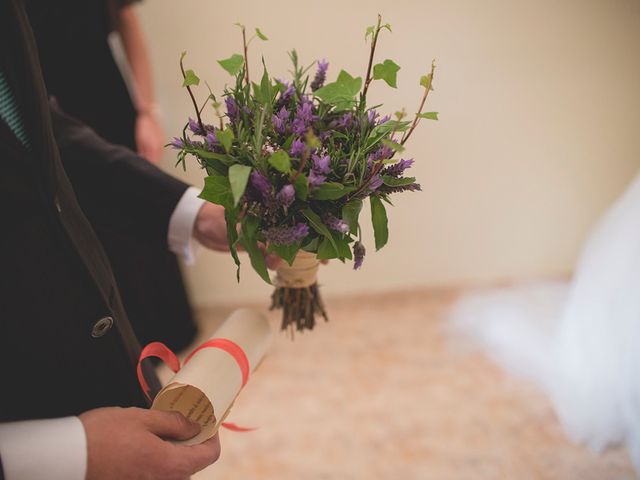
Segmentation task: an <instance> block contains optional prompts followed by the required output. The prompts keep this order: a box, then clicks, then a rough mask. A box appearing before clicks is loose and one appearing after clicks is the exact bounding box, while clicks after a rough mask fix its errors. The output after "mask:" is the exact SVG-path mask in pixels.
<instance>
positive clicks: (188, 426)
mask: <svg viewBox="0 0 640 480" xmlns="http://www.w3.org/2000/svg"><path fill="white" fill-rule="evenodd" d="M145 425H146V426H147V427H148V429H149V431H150V432H151V433H153V434H155V435H158V436H159V437H161V438H164V439H171V440H188V439H189V438H192V437H194V436H196V435H197V434H198V433H200V425H198V424H197V423H195V422H192V421H190V420H187V419H186V418H185V416H184V415H182V414H181V413H180V412H163V411H160V410H147V415H146V418H145Z"/></svg>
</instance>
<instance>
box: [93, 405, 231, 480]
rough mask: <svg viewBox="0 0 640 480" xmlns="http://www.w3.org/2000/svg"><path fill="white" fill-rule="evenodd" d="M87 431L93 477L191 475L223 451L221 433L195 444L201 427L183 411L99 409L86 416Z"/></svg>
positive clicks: (169, 479)
mask: <svg viewBox="0 0 640 480" xmlns="http://www.w3.org/2000/svg"><path fill="white" fill-rule="evenodd" d="M80 420H81V421H82V424H83V425H84V430H85V432H86V435H87V449H88V461H87V476H86V479H87V480H103V479H104V480H112V479H116V478H117V479H118V480H134V479H136V480H139V479H157V480H187V479H188V478H189V477H190V476H191V475H193V474H194V473H196V472H199V471H200V470H202V469H203V468H205V467H207V466H209V465H211V464H212V463H213V462H215V461H216V460H217V459H218V457H219V456H220V441H219V440H218V435H216V436H215V437H213V438H211V439H209V440H207V441H206V442H204V443H201V444H199V445H193V446H184V445H174V444H172V443H171V442H168V441H167V440H187V439H189V438H192V437H193V436H195V435H197V434H198V432H199V431H200V426H199V425H197V424H195V423H191V422H189V421H188V420H187V419H186V418H185V417H183V416H182V415H181V414H179V413H177V412H161V411H159V410H144V409H141V408H115V407H114V408H98V409H95V410H89V411H87V412H85V413H83V414H82V415H80Z"/></svg>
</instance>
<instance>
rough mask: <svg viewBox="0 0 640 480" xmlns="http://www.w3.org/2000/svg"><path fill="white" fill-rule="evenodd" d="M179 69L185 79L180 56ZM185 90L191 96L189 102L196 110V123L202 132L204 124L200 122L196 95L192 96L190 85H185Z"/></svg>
mask: <svg viewBox="0 0 640 480" xmlns="http://www.w3.org/2000/svg"><path fill="white" fill-rule="evenodd" d="M180 71H181V72H182V78H183V79H186V78H187V74H186V73H185V71H184V65H183V64H182V58H180ZM186 87H187V92H189V96H190V97H191V102H192V103H193V108H194V109H195V111H196V117H197V118H198V125H199V126H200V130H202V131H203V132H204V125H203V124H202V118H200V110H199V109H198V102H196V97H194V96H193V92H192V91H191V86H189V85H187V86H186Z"/></svg>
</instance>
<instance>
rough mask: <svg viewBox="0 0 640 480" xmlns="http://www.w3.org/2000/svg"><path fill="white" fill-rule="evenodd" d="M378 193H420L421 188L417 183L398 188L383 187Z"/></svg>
mask: <svg viewBox="0 0 640 480" xmlns="http://www.w3.org/2000/svg"><path fill="white" fill-rule="evenodd" d="M380 191H381V192H382V193H400V192H421V191H422V187H421V186H420V184H419V183H410V184H409V185H400V186H398V187H390V186H388V185H385V186H383V187H382V188H381V189H380Z"/></svg>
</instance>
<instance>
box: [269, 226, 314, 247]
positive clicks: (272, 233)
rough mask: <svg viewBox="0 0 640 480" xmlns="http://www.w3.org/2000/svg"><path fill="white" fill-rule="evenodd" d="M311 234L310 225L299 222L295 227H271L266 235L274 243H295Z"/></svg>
mask: <svg viewBox="0 0 640 480" xmlns="http://www.w3.org/2000/svg"><path fill="white" fill-rule="evenodd" d="M307 235H309V226H308V225H306V224H305V223H298V224H296V225H295V226H293V227H271V228H268V229H267V230H265V232H264V237H265V239H266V240H267V242H269V243H273V244H274V245H293V244H294V243H296V242H297V241H299V240H302V239H303V238H304V237H306V236H307Z"/></svg>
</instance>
